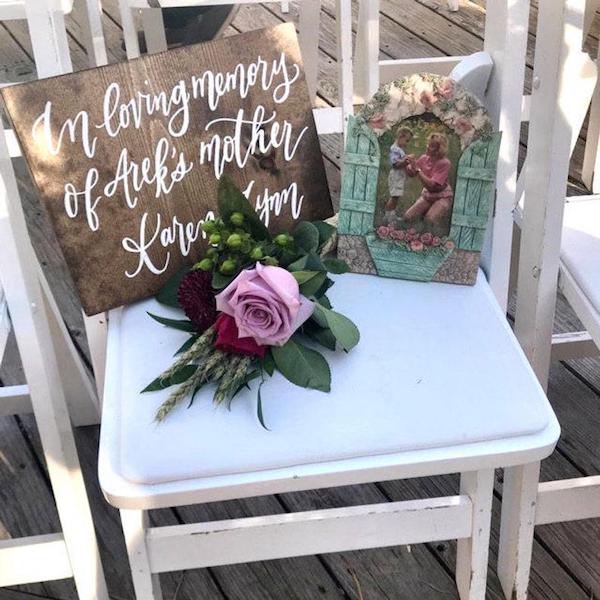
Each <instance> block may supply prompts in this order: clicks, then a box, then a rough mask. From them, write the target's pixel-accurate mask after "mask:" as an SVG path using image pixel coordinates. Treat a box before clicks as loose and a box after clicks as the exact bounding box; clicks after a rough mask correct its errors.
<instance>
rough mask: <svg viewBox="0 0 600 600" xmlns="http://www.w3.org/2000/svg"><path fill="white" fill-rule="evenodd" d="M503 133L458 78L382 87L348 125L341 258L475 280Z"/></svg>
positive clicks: (417, 274)
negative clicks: (495, 127)
mask: <svg viewBox="0 0 600 600" xmlns="http://www.w3.org/2000/svg"><path fill="white" fill-rule="evenodd" d="M500 137H501V136H500V134H499V133H494V132H493V129H492V124H491V122H490V119H489V117H488V115H487V113H486V111H485V108H484V107H483V106H482V105H481V103H480V101H479V100H477V98H475V97H474V96H472V95H471V94H469V93H468V92H467V91H466V90H465V89H463V88H462V87H461V86H460V85H458V84H457V83H455V82H454V81H452V80H451V79H449V78H448V77H442V76H440V75H434V74H427V73H421V74H415V75H411V76H410V77H407V78H404V79H399V80H397V81H394V82H391V83H388V84H386V85H384V86H383V87H382V88H380V90H379V91H378V92H377V94H375V95H374V96H373V98H372V99H371V100H370V102H368V103H367V104H366V105H365V106H364V107H363V109H362V111H361V112H360V113H359V114H358V115H357V116H356V118H351V119H350V121H349V124H348V135H347V141H346V152H345V155H344V171H343V172H344V176H343V181H342V192H341V201H340V217H339V226H338V234H339V239H338V255H339V256H340V258H342V259H344V260H345V261H346V262H347V263H348V264H349V265H350V268H351V269H352V270H353V271H356V272H359V273H372V274H377V275H380V276H382V277H396V278H400V279H413V280H416V281H441V282H446V283H459V284H465V285H472V284H474V283H475V280H476V278H477V270H478V268H479V256H480V252H481V248H482V246H483V242H484V236H485V231H486V227H487V225H488V221H489V216H490V211H491V208H492V205H493V199H494V192H495V178H496V166H497V161H498V150H499V145H500Z"/></svg>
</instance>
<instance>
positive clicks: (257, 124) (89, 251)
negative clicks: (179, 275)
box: [2, 24, 332, 315]
mask: <svg viewBox="0 0 600 600" xmlns="http://www.w3.org/2000/svg"><path fill="white" fill-rule="evenodd" d="M2 97H3V100H4V102H5V106H6V109H7V111H8V113H9V115H10V118H11V120H12V122H13V126H14V129H15V131H16V133H17V136H18V138H19V141H20V143H21V146H22V149H23V153H24V155H25V157H26V159H27V162H28V164H29V167H30V170H31V173H32V175H33V178H34V180H35V182H36V184H37V187H38V189H39V192H40V195H41V198H42V202H43V204H44V205H45V206H46V208H47V210H48V212H49V215H50V218H51V220H52V223H53V225H54V228H55V230H56V233H57V237H58V240H59V243H60V245H61V248H62V250H63V253H64V255H65V259H66V261H67V264H68V266H69V268H70V270H71V273H72V275H73V278H74V280H75V284H76V286H77V289H78V291H79V295H80V299H81V302H82V305H83V308H84V310H85V312H86V313H87V314H88V315H91V314H96V313H98V312H101V311H104V310H107V309H110V308H113V307H116V306H120V305H122V304H127V303H130V302H133V301H135V300H139V299H141V298H145V297H148V296H150V295H152V294H154V293H155V292H156V291H157V290H158V289H160V287H161V286H162V285H163V284H164V282H165V281H166V280H167V279H168V278H169V276H170V275H172V274H173V273H174V272H175V271H176V270H177V269H178V268H179V267H180V266H181V265H182V263H183V262H190V261H192V260H194V259H195V258H196V257H197V256H198V254H199V253H200V252H201V251H202V250H203V245H204V244H203V243H202V240H203V235H202V231H201V225H202V223H203V221H204V220H205V219H206V218H207V216H208V217H210V216H212V215H213V211H214V209H215V207H216V198H217V186H218V180H219V178H220V177H221V176H222V175H223V174H225V175H228V176H230V177H231V178H232V179H233V180H234V181H235V182H236V183H237V185H238V186H239V188H240V189H241V190H242V191H243V192H244V193H245V194H246V196H247V197H248V198H249V199H250V201H251V202H252V203H253V204H254V205H255V207H256V211H257V212H258V214H259V215H260V218H261V219H262V221H263V222H264V223H265V224H266V225H267V226H268V227H269V228H270V229H271V230H273V231H275V232H277V231H279V230H283V229H290V228H291V227H292V226H293V224H294V223H295V222H297V221H300V220H316V219H323V218H326V217H329V216H331V214H332V208H331V200H330V197H329V191H328V187H327V182H326V178H325V170H324V166H323V161H322V157H321V152H320V147H319V141H318V137H317V133H316V129H315V124H314V120H313V116H312V110H311V103H310V99H309V95H308V90H307V87H306V82H305V79H304V75H303V72H302V63H301V56H300V49H299V46H298V41H297V38H296V32H295V29H294V26H293V24H284V25H280V26H277V27H273V28H269V29H263V30H259V31H253V32H250V33H245V34H241V35H238V36H234V37H229V38H225V39H221V40H217V41H213V42H208V43H205V44H198V45H195V46H188V47H184V48H180V49H178V50H173V51H170V52H165V53H162V54H156V55H152V56H145V57H143V58H140V59H137V60H133V61H130V62H126V63H121V64H116V65H110V66H107V67H102V68H99V69H91V70H89V71H83V72H79V73H74V74H69V75H64V76H61V77H56V78H51V79H45V80H41V81H36V82H33V83H27V84H23V85H19V86H14V87H10V88H5V89H3V90H2Z"/></svg>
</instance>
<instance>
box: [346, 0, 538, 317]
mask: <svg viewBox="0 0 600 600" xmlns="http://www.w3.org/2000/svg"><path fill="white" fill-rule="evenodd" d="M529 6H530V2H529V0H488V2H487V3H486V20H485V37H484V41H483V50H484V52H486V53H487V54H488V55H489V58H491V60H492V61H493V66H494V71H493V75H492V77H491V79H490V80H489V85H488V86H487V88H486V89H485V95H484V97H483V98H482V99H483V100H484V101H485V104H486V106H487V108H488V111H489V112H490V115H491V116H492V119H493V120H494V122H495V124H496V126H497V127H498V129H499V130H500V131H502V145H501V147H500V158H499V162H498V173H497V183H496V192H497V194H496V206H495V218H494V221H493V223H492V227H493V232H492V234H493V235H490V236H489V238H488V239H489V242H490V246H489V247H488V248H487V250H486V252H485V253H484V254H485V256H484V267H485V268H486V272H487V275H488V278H489V281H490V285H491V286H492V289H493V290H494V294H495V296H496V298H497V300H498V302H499V304H500V306H501V307H502V309H505V308H506V306H507V300H508V287H509V275H510V265H509V260H508V257H510V255H511V245H512V221H513V208H514V204H515V185H516V179H517V165H518V139H519V135H520V128H521V122H522V121H523V120H526V119H527V103H528V98H527V97H524V96H523V85H522V82H523V75H524V71H525V60H524V56H525V50H526V47H527V31H528V19H529ZM465 58H466V57H464V56H449V57H447V56H444V57H436V58H431V57H429V58H422V59H414V58H410V59H401V60H382V61H380V60H379V0H359V16H358V26H357V37H356V49H355V60H354V90H355V103H357V104H358V103H362V102H363V101H364V99H365V98H368V97H370V96H371V94H372V93H373V92H374V91H375V90H376V89H377V88H378V87H379V84H380V83H386V82H388V81H393V80H394V79H397V78H398V77H402V76H405V75H408V74H410V73H415V72H423V71H425V72H431V73H438V74H440V75H449V74H450V73H451V72H452V70H453V69H454V68H455V67H457V65H459V63H460V62H461V61H463V60H464V59H465ZM482 68H483V65H482Z"/></svg>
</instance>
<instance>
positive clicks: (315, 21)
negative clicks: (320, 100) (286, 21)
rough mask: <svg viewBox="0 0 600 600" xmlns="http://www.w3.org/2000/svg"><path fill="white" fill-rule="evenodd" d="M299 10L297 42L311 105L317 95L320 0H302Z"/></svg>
mask: <svg viewBox="0 0 600 600" xmlns="http://www.w3.org/2000/svg"><path fill="white" fill-rule="evenodd" d="M298 10H299V13H300V14H299V21H300V24H299V42H300V49H301V50H302V61H303V62H304V73H305V75H306V83H307V85H308V91H309V93H310V101H311V102H312V104H313V106H314V104H315V99H316V97H317V73H318V67H317V65H318V63H319V24H320V17H321V0H302V2H300V5H299V7H298Z"/></svg>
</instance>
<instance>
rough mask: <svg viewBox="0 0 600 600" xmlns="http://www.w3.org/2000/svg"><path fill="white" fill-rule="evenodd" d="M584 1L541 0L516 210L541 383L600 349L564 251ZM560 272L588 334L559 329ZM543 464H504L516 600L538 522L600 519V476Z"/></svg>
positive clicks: (510, 581)
mask: <svg viewBox="0 0 600 600" xmlns="http://www.w3.org/2000/svg"><path fill="white" fill-rule="evenodd" d="M584 2H585V0H561V1H560V2H559V1H556V2H553V3H544V2H542V3H540V5H539V14H538V31H537V41H536V43H537V47H536V54H535V56H536V59H535V65H534V92H533V95H532V98H531V114H530V127H529V139H528V158H527V160H526V164H525V166H524V167H523V170H522V175H521V177H522V178H523V181H522V182H520V185H519V188H520V190H524V203H523V206H522V209H521V208H520V207H517V210H516V216H517V223H518V224H520V226H521V229H522V240H521V244H520V256H519V261H518V262H519V272H518V301H517V311H516V333H517V336H518V337H519V338H520V340H521V341H522V343H523V345H524V349H525V351H526V353H528V355H529V357H530V359H531V360H532V365H533V367H534V369H535V370H536V373H537V374H538V377H539V378H540V380H541V382H542V384H544V385H545V384H546V382H547V376H548V369H549V363H550V357H551V353H552V355H553V357H554V358H573V357H576V356H583V355H585V354H587V352H590V351H591V352H593V351H594V350H597V348H594V346H593V342H592V338H593V339H596V340H599V339H600V335H599V334H600V331H598V326H597V324H598V323H600V315H598V314H597V312H596V310H595V309H594V307H592V306H591V305H590V304H589V302H588V303H587V304H586V303H585V302H584V300H585V294H584V293H583V292H582V291H581V290H580V289H578V286H577V283H576V282H575V281H574V280H573V278H572V277H571V276H570V274H569V271H568V270H567V269H566V268H561V265H560V256H559V254H560V239H561V233H562V216H563V211H564V202H565V192H566V187H567V176H568V167H569V159H570V155H571V152H572V150H573V148H574V146H575V141H576V138H577V135H578V132H579V131H580V129H581V125H582V123H583V119H584V117H585V113H586V111H587V107H588V105H589V100H590V98H591V96H592V93H593V91H594V87H595V84H596V77H597V72H596V66H595V64H594V63H593V61H591V59H590V58H589V57H588V56H587V55H586V54H585V53H584V52H582V46H583V41H584V31H586V29H585V26H584V20H583V19H584V16H585V14H586V11H585V10H584ZM556 64H558V65H559V69H556ZM565 139H567V140H568V139H570V140H571V144H565V143H564V140H565ZM519 195H520V194H519ZM571 200H573V201H576V198H572V199H571ZM559 270H560V284H559V287H560V289H562V290H563V292H564V293H565V295H566V296H567V299H568V300H569V302H570V303H571V305H572V306H573V308H574V309H575V311H576V312H577V314H578V315H579V316H580V317H581V318H582V320H583V322H584V325H586V326H587V327H588V328H589V329H590V332H591V333H592V335H591V336H590V335H589V334H588V333H587V332H578V333H576V334H567V335H562V336H558V337H554V338H553V336H552V326H553V319H554V310H555V299H556V291H557V279H558V276H559ZM594 313H595V314H594ZM551 349H553V352H552V351H551ZM539 471H540V465H539V464H531V465H527V466H525V467H516V468H510V469H507V470H506V471H505V476H504V490H503V500H502V517H501V518H502V521H501V529H500V547H499V557H498V575H499V577H500V582H501V584H502V587H503V590H504V593H505V595H506V597H507V598H509V599H510V600H526V598H527V588H528V584H529V576H530V569H531V554H532V549H533V535H534V528H535V526H536V525H543V524H549V523H558V522H566V521H574V520H580V519H588V518H593V517H600V477H599V476H588V477H578V478H574V479H566V480H559V481H549V482H544V483H539Z"/></svg>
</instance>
